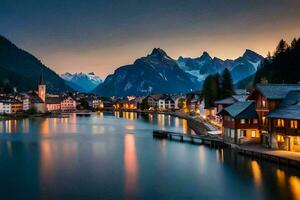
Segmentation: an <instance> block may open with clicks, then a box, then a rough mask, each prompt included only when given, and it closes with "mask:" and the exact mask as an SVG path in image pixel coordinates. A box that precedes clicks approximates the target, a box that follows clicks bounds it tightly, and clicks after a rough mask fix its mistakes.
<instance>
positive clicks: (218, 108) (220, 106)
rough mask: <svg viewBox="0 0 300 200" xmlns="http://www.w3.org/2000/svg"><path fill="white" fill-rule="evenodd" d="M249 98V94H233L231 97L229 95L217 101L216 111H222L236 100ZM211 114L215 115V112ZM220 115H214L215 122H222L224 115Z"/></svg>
mask: <svg viewBox="0 0 300 200" xmlns="http://www.w3.org/2000/svg"><path fill="white" fill-rule="evenodd" d="M247 98H248V95H247V94H243V93H242V94H235V95H232V96H230V97H227V98H225V99H221V100H218V101H215V102H214V104H215V108H216V109H215V112H216V113H220V112H221V111H222V110H223V109H224V108H226V107H228V106H230V105H232V104H234V103H236V102H244V101H246V100H247ZM211 115H213V116H214V113H212V114H211ZM219 116H220V115H217V116H214V119H215V122H217V123H218V124H222V120H223V119H222V117H219Z"/></svg>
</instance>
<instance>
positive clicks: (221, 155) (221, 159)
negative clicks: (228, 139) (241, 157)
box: [216, 149, 224, 164]
mask: <svg viewBox="0 0 300 200" xmlns="http://www.w3.org/2000/svg"><path fill="white" fill-rule="evenodd" d="M216 159H217V162H218V163H220V164H221V163H223V162H224V152H223V149H220V150H216Z"/></svg>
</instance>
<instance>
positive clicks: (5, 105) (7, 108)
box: [0, 97, 12, 114]
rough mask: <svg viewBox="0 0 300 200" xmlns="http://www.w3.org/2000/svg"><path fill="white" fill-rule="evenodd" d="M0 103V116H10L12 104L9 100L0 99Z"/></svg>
mask: <svg viewBox="0 0 300 200" xmlns="http://www.w3.org/2000/svg"><path fill="white" fill-rule="evenodd" d="M0 103H1V104H2V106H1V107H2V109H1V110H0V113H1V114H12V102H11V100H10V99H9V98H4V97H2V98H1V99H0Z"/></svg>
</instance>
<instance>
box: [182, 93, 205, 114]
mask: <svg viewBox="0 0 300 200" xmlns="http://www.w3.org/2000/svg"><path fill="white" fill-rule="evenodd" d="M201 102H202V98H201V94H200V92H191V93H188V94H187V95H186V110H185V112H191V113H198V114H200V113H201V111H200V104H201ZM203 112H204V111H203Z"/></svg>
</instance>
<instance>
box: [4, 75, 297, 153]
mask: <svg viewBox="0 0 300 200" xmlns="http://www.w3.org/2000/svg"><path fill="white" fill-rule="evenodd" d="M96 111H132V112H150V113H155V112H156V113H157V112H158V113H169V114H170V113H171V114H175V115H176V116H179V117H181V118H185V119H193V120H194V121H196V122H199V123H198V124H201V125H204V126H205V127H206V130H208V131H206V132H203V131H202V130H201V131H198V132H197V131H196V133H197V134H211V135H214V136H216V137H219V138H222V139H223V140H224V142H226V143H228V144H231V145H233V146H234V145H237V146H238V145H245V144H247V145H248V144H259V145H260V146H262V147H266V148H270V149H278V150H284V151H287V152H300V136H299V135H300V128H299V125H300V124H299V121H300V115H299V113H300V84H257V85H256V86H255V88H254V89H253V90H252V91H251V92H248V91H246V90H241V89H236V90H235V91H234V95H232V96H230V97H227V98H225V99H221V100H218V101H215V102H214V106H213V107H206V106H205V103H204V100H203V97H202V94H201V92H200V91H198V92H190V93H188V94H179V95H178V94H177V95H169V94H149V95H147V96H144V97H134V96H129V97H123V98H116V97H111V98H104V97H98V96H96V95H93V94H84V93H79V92H76V93H64V94H59V95H54V94H48V93H47V91H46V83H45V80H44V77H43V74H41V76H40V80H39V84H38V87H37V90H36V91H29V92H27V93H17V92H14V93H13V94H4V93H3V94H1V96H0V114H1V115H2V118H4V119H5V117H11V116H15V115H18V114H20V113H31V114H43V113H48V114H55V113H56V114H62V113H71V112H77V113H78V112H81V113H82V112H96ZM194 129H199V128H198V127H196V128H194ZM297 156H298V155H297ZM297 158H298V157H297Z"/></svg>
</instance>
